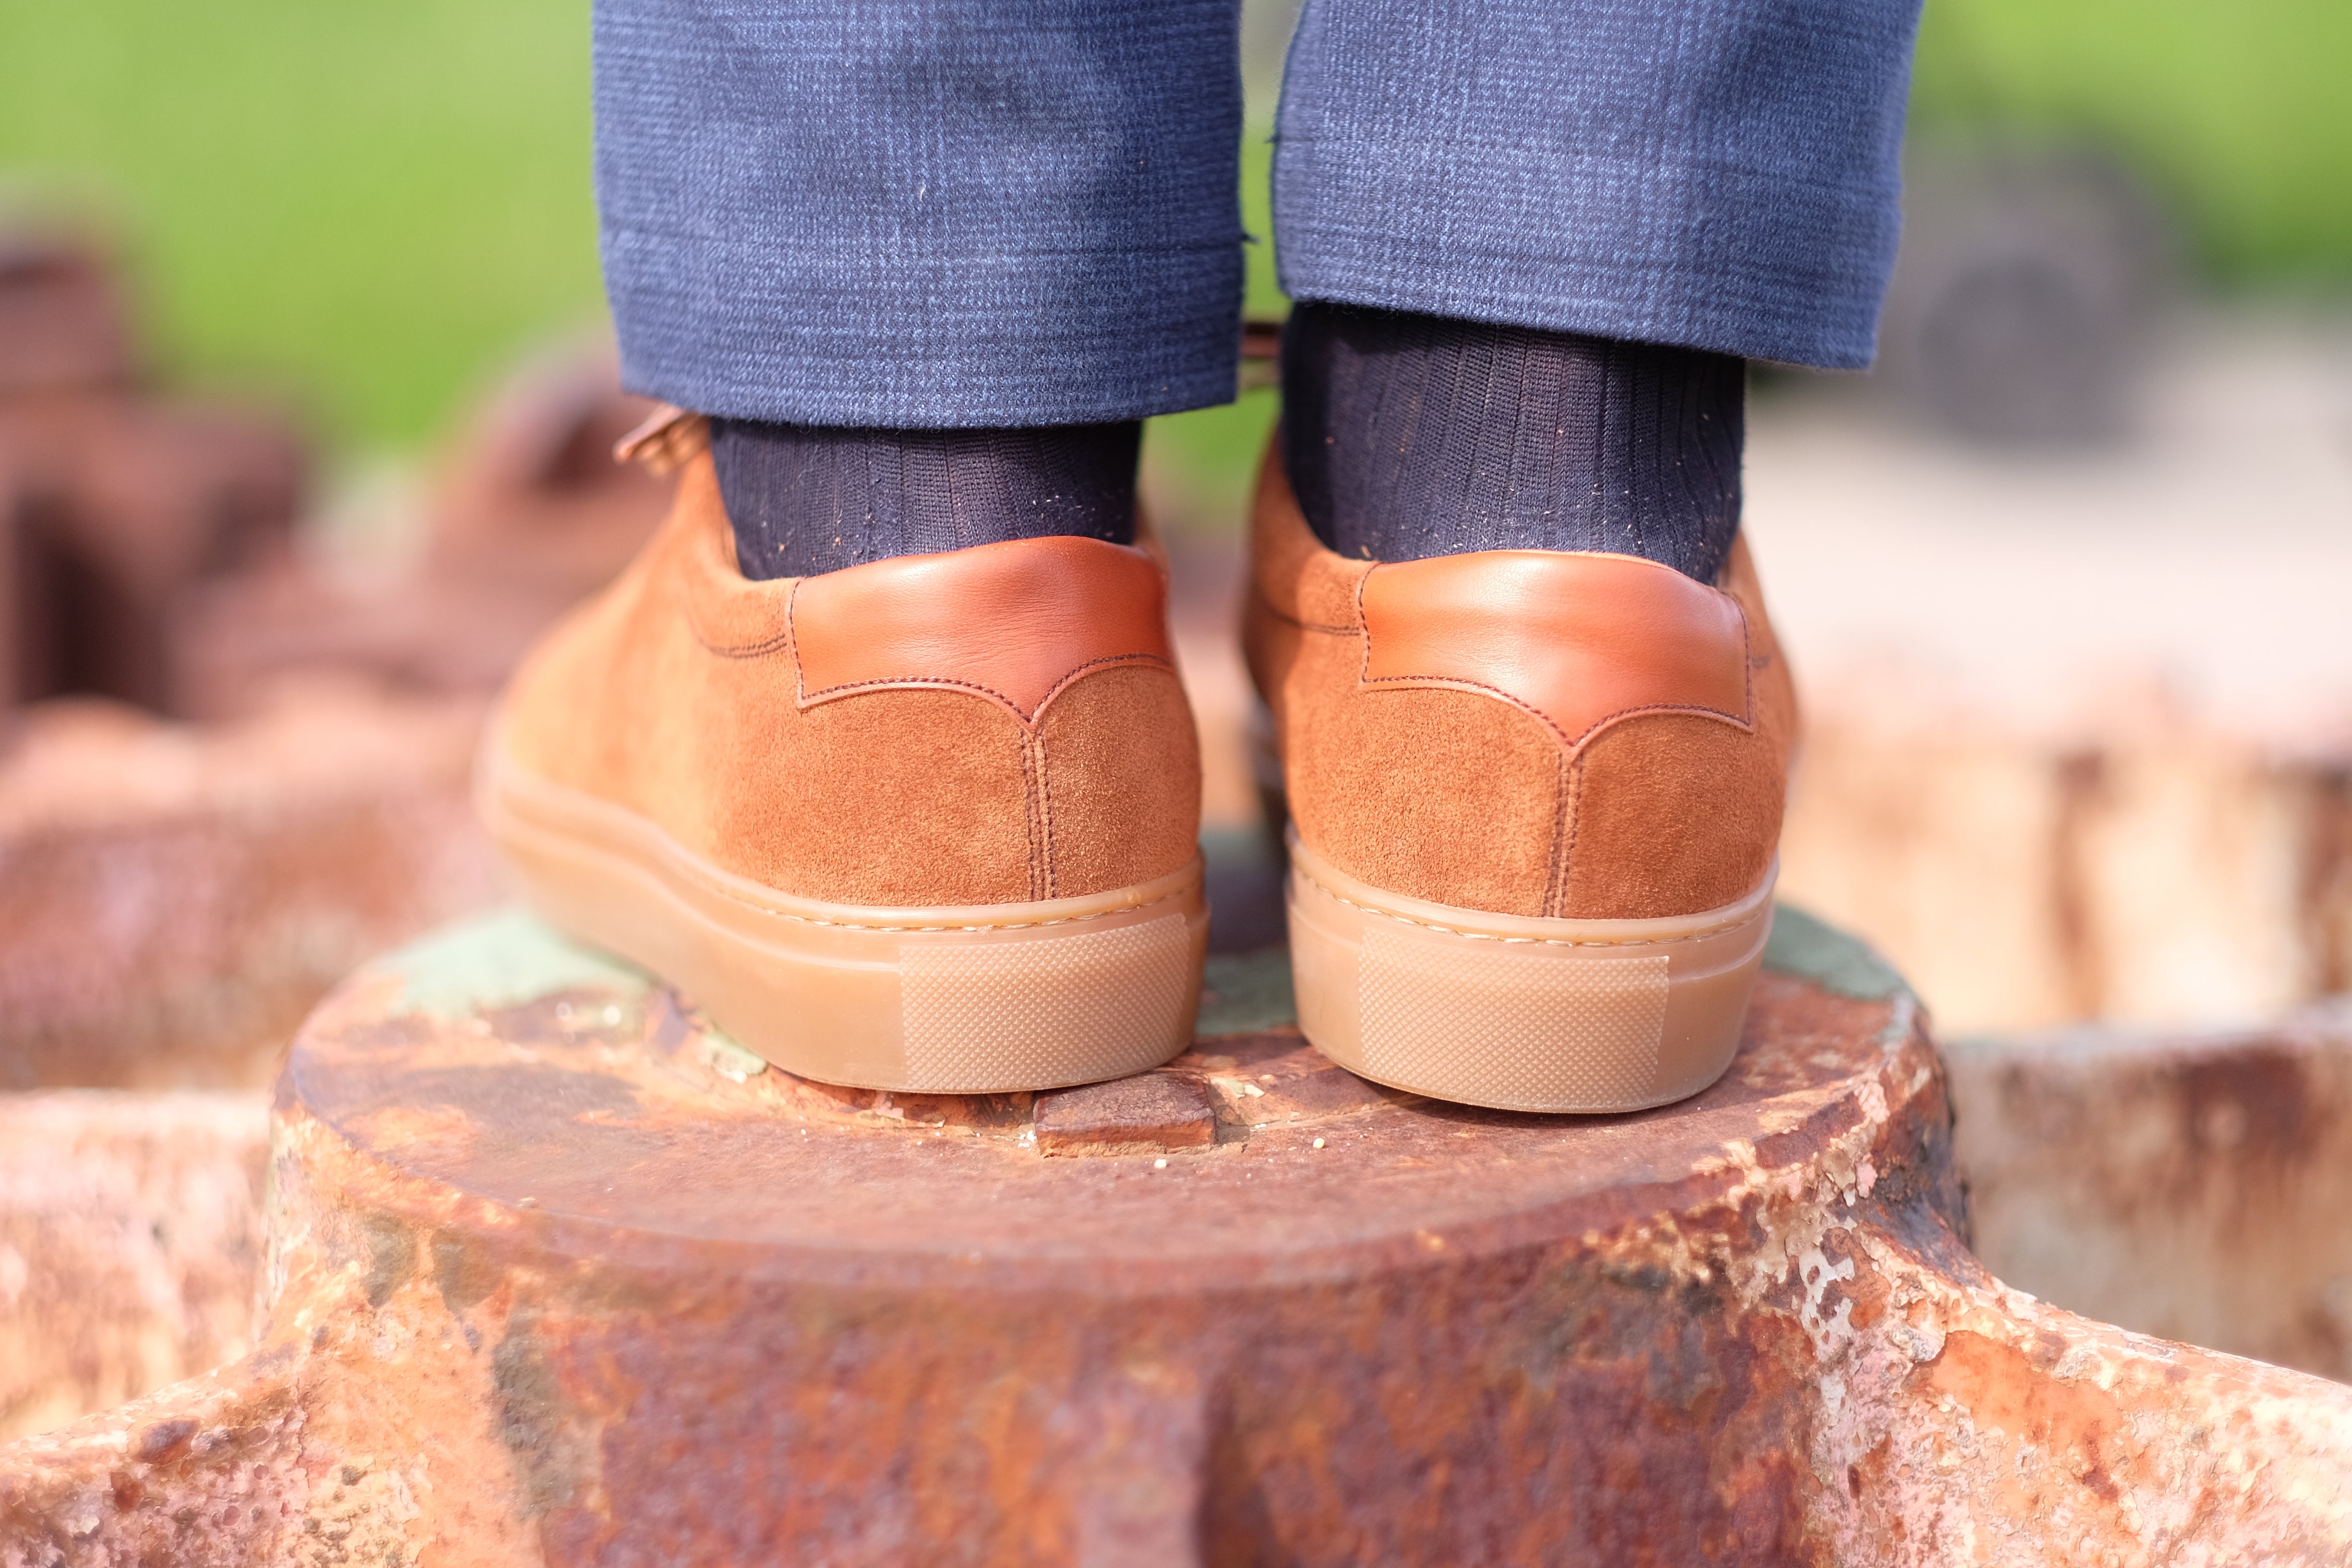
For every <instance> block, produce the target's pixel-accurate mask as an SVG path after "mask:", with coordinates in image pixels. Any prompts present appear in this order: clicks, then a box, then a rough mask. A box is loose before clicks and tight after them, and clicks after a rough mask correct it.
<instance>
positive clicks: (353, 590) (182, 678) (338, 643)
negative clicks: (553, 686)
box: [172, 346, 672, 719]
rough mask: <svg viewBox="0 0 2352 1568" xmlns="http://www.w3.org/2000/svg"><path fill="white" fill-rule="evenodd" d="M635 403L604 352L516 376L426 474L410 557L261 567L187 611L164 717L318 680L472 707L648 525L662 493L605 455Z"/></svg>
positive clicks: (542, 364)
mask: <svg viewBox="0 0 2352 1568" xmlns="http://www.w3.org/2000/svg"><path fill="white" fill-rule="evenodd" d="M649 406H650V405H648V404H647V403H646V401H645V400H644V399H642V398H635V397H630V396H626V395H624V394H623V393H622V392H621V388H620V370H619V366H618V364H617V363H615V361H614V355H613V353H612V351H611V349H610V348H609V346H599V347H591V348H588V349H584V350H577V351H572V352H566V353H558V354H554V355H551V356H548V357H545V358H542V359H541V360H537V361H534V362H531V363H526V364H525V365H523V366H521V367H520V369H518V370H517V371H516V372H515V373H514V374H512V375H511V376H509V378H508V380H507V381H506V382H505V383H504V384H502V385H501V386H500V387H499V388H498V390H497V391H496V392H495V393H494V394H493V395H492V396H491V397H490V398H489V399H488V402H487V403H486V404H485V405H483V406H482V407H481V408H480V409H479V410H478V411H476V413H475V414H474V416H473V417H472V418H471V419H470V420H469V421H468V422H467V427H466V429H465V431H464V433H463V434H462V435H461V436H460V437H459V438H458V439H457V442H456V443H455V444H454V445H453V447H452V450H451V451H450V453H449V454H448V455H447V457H446V459H445V460H444V461H443V462H442V464H441V465H440V471H439V473H438V474H437V476H436V479H435V481H434V483H433V486H432V489H431V494H430V496H429V498H428V499H427V500H426V501H425V506H424V509H423V516H422V517H421V519H419V520H418V521H419V522H420V524H421V527H422V530H423V532H424V536H425V537H424V548H423V551H422V554H421V558H420V560H419V561H418V562H416V563H414V564H404V565H400V566H397V567H395V568H392V569H384V568H383V567H381V566H380V567H379V568H378V569H376V570H374V571H373V572H370V573H352V572H341V573H328V572H324V571H321V570H320V569H319V568H318V567H317V566H316V565H315V564H312V563H304V562H300V561H290V560H289V561H286V562H278V563H268V564H267V565H264V566H261V567H257V568H256V569H254V570H251V571H247V572H243V573H239V574H234V575H231V576H228V577H226V578H223V579H221V580H218V581H216V582H214V583H211V584H207V585H206V586H205V589H204V591H203V592H202V593H200V594H198V595H195V596H194V598H193V599H192V601H191V603H190V605H189V606H188V608H187V610H186V612H185V614H184V616H182V618H181V621H180V624H179V626H177V627H176V629H175V633H174V637H173V648H172V659H173V669H174V681H175V685H174V690H175V700H176V701H177V702H178V704H179V707H180V709H181V710H182V711H184V712H186V713H188V714H189V715H191V716H193V717H197V718H205V719H216V718H224V717H232V716H236V715H239V714H245V713H250V712H253V711H255V710H258V709H261V708H264V707H266V706H267V705H268V701H269V700H270V698H271V696H272V693H273V692H274V691H275V690H276V689H278V688H279V687H280V686H281V685H282V684H283V683H285V682H286V681H288V680H289V679H297V680H299V679H310V678H315V677H316V676H317V675H318V674H319V673H320V672H321V671H332V672H334V673H336V674H338V675H340V676H341V677H343V678H344V679H357V680H363V681H365V682H367V683H369V684H372V685H374V686H377V687H381V688H384V689H391V690H395V691H403V692H408V693H422V694H450V693H465V694H473V695H477V696H482V697H487V696H488V694H489V693H491V692H492V691H494V690H495V689H497V688H498V687H499V684H500V683H501V682H502V681H504V679H506V676H507V673H508V672H509V670H510V669H512V668H513V667H514V664H515V662H516V661H517V660H518V659H519V658H520V657H521V656H522V654H523V652H524V650H525V649H526V648H528V647H530V643H531V641H532V639H533V638H534V637H537V636H538V634H539V633H540V632H541V631H542V630H543V629H545V627H546V626H547V625H548V623H550V622H551V621H552V620H553V619H554V618H555V617H556V616H559V615H561V614H562V612H563V611H564V610H566V609H568V608H570V607H571V605H573V604H574V603H576V602H578V600H580V599H581V598H582V597H583V596H584V595H587V594H589V593H591V592H593V590H595V589H596V588H598V587H600V586H602V585H603V584H604V583H605V582H607V581H609V580H610V579H611V578H612V577H613V576H614V574H617V573H618V572H619V571H620V569H621V568H622V566H624V565H625V564H626V563H627V562H628V560H629V558H630V557H631V556H632V555H634V554H635V552H636V550H637V548H638V547H639V546H640V545H641V544H643V543H644V542H645V541H646V538H647V537H648V536H649V535H650V534H651V533H652V531H653V530H654V528H655V526H656V523H658V522H659V521H660V520H661V517H662V514H663V512H664V511H665V510H667V506H668V500H669V493H670V489H671V488H672V487H671V483H670V482H669V481H667V480H665V479H657V478H656V477H655V476H654V475H653V474H652V473H651V472H649V471H648V470H646V468H642V467H640V466H637V465H622V464H618V463H615V462H614V460H613V456H612V447H613V442H614V437H616V436H617V435H619V434H620V433H621V432H623V431H625V430H626V429H627V428H628V427H629V426H631V425H633V424H635V422H636V421H637V420H638V419H639V418H640V417H641V416H642V415H643V413H644V411H645V410H646V408H647V407H649Z"/></svg>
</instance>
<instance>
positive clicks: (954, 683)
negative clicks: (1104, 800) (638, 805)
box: [714, 650, 1176, 724]
mask: <svg viewBox="0 0 2352 1568" xmlns="http://www.w3.org/2000/svg"><path fill="white" fill-rule="evenodd" d="M714 651H716V650H714ZM1120 664H1145V665H1150V666H1152V667H1154V668H1159V669H1164V670H1167V671H1169V672H1170V673H1171V674H1173V673H1174V672H1175V669H1176V665H1175V661H1174V660H1172V659H1166V658H1160V656H1159V655H1158V654H1156V653H1110V654H1105V655H1103V656H1102V657H1101V658H1090V659H1088V660H1087V661H1086V663H1084V664H1080V665H1073V666H1072V667H1071V668H1070V670H1069V673H1067V674H1066V675H1064V676H1063V677H1062V678H1061V679H1059V680H1056V681H1055V682H1054V684H1053V686H1052V688H1051V689H1048V690H1047V691H1046V693H1045V696H1043V697H1041V698H1039V699H1038V700H1037V711H1036V712H1035V713H1034V714H1033V713H1027V712H1024V711H1023V710H1022V708H1021V705H1020V704H1019V703H1017V702H1015V701H1014V700H1013V699H1012V698H1011V697H1008V696H1006V695H1005V694H1004V693H1003V692H1002V691H999V690H997V689H996V688H994V687H993V686H983V685H982V684H981V683H980V682H979V681H976V680H957V679H953V678H952V677H950V676H944V675H892V676H884V677H881V678H879V679H874V680H848V681H844V682H843V683H842V684H840V685H839V686H825V687H820V688H818V689H816V690H814V691H810V690H808V689H805V688H802V689H800V690H799V692H798V696H799V705H800V706H801V707H803V708H810V707H814V706H815V705H816V704H818V703H819V702H822V701H824V700H825V699H826V698H828V697H839V696H842V695H845V694H846V693H848V692H853V691H875V690H880V689H886V688H891V687H895V688H897V689H900V690H906V691H912V690H919V689H927V688H938V687H950V688H953V689H956V690H959V691H970V692H974V693H977V694H978V695H980V696H982V697H992V698H994V699H995V700H997V701H999V702H1002V703H1003V704H1004V706H1006V707H1007V708H1010V709H1011V710H1013V716H1014V717H1016V718H1018V719H1019V720H1020V721H1022V722H1023V723H1024V724H1034V723H1036V722H1037V721H1038V720H1040V719H1042V718H1044V717H1045V710H1046V709H1047V708H1050V707H1052V706H1053V703H1054V699H1055V698H1056V697H1059V696H1060V695H1061V694H1062V693H1063V692H1065V691H1066V690H1068V689H1069V688H1070V685H1071V683H1072V682H1073V681H1076V680H1078V679H1082V678H1083V677H1084V676H1085V675H1086V674H1087V672H1088V671H1089V670H1094V669H1099V668H1103V667H1105V666H1108V665H1120Z"/></svg>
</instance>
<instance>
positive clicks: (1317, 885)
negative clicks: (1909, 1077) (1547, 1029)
mask: <svg viewBox="0 0 2352 1568" xmlns="http://www.w3.org/2000/svg"><path fill="white" fill-rule="evenodd" d="M1290 868H1291V870H1293V871H1294V872H1296V873H1297V875H1298V876H1299V877H1300V878H1301V879H1304V880H1305V881H1306V882H1307V885H1308V886H1309V887H1311V888H1313V889H1315V890H1316V891H1317V892H1318V893H1320V894H1322V895H1323V896H1324V897H1325V898H1327V899H1329V900H1331V901H1332V902H1333V903H1338V904H1345V905H1346V906H1347V907H1348V908H1349V909H1351V910H1359V911H1360V912H1362V913H1364V914H1368V915H1378V916H1380V917H1381V919H1382V920H1391V921H1397V922H1398V923H1399V924H1401V925H1409V926H1415V927H1418V928H1419V929H1421V930H1423V931H1439V932H1442V933H1444V935H1447V936H1458V937H1464V938H1466V939H1468V940H1469V941H1472V942H1501V943H1503V944H1505V945H1506V946H1509V947H1672V946H1674V945H1675V943H1677V942H1696V941H1698V940H1699V938H1701V937H1707V936H1719V935H1721V934H1722V933H1723V932H1725V931H1737V930H1738V929H1739V928H1740V927H1741V926H1744V925H1747V924H1748V923H1749V922H1750V921H1755V920H1756V919H1758V918H1759V916H1762V915H1764V914H1766V913H1768V912H1769V910H1770V908H1771V906H1770V905H1769V904H1763V905H1759V906H1758V907H1757V908H1755V909H1753V910H1749V911H1748V913H1746V914H1744V915H1741V916H1740V917H1739V918H1738V919H1737V920H1727V921H1717V923H1716V924H1714V925H1711V926H1708V927H1706V929H1705V930H1702V931H1685V932H1684V933H1683V934H1682V935H1680V936H1628V937H1619V938H1617V939H1615V940H1614V941H1580V940H1578V939H1575V938H1572V937H1559V936H1498V935H1496V933H1494V932H1493V931H1464V930H1463V929H1462V928H1461V927H1460V926H1450V925H1444V924H1441V923H1440V922H1438V921H1423V920H1415V919H1414V918H1413V917H1412V916H1411V915H1401V914H1398V913H1397V912H1396V911H1395V910H1384V909H1381V908H1379V907H1378V906H1376V905H1372V904H1367V903H1364V902H1361V901H1360V900H1356V899H1351V898H1349V897H1348V895H1347V894H1345V893H1342V892H1339V891H1337V890H1336V889H1331V888H1328V887H1327V886H1325V885H1324V884H1323V883H1322V882H1321V881H1320V880H1318V879H1317V878H1316V876H1315V874H1314V873H1313V872H1311V871H1308V870H1307V869H1306V868H1303V867H1301V866H1300V865H1299V864H1298V862H1297V861H1296V860H1294V861H1292V862H1291V863H1290Z"/></svg>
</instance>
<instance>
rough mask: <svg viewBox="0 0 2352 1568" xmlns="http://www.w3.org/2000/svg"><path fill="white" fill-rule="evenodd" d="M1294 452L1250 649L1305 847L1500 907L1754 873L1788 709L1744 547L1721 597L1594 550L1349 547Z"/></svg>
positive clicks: (1351, 865)
mask: <svg viewBox="0 0 2352 1568" xmlns="http://www.w3.org/2000/svg"><path fill="white" fill-rule="evenodd" d="M1278 454H1279V447H1278V445H1277V446H1276V447H1275V448H1274V451H1273V452H1272V453H1270V455H1269V456H1268V458H1267V460H1266V464H1265V470H1264V473H1263V475H1262V476H1261V479H1260V483H1259V487H1258V499H1257V509H1256V515H1255V522H1254V526H1253V530H1252V556H1253V560H1252V573H1253V584H1252V591H1251V594H1250V598H1249V603H1248V606H1247V611H1246V615H1245V617H1244V641H1245V644H1246V647H1247V652H1248V655H1249V663H1250V670H1251V673H1252V675H1253V676H1254V677H1255V679H1256V681H1257V685H1258V689H1259V691H1260V692H1261V693H1263V694H1264V695H1265V700H1266V702H1267V705H1268V707H1269V708H1271V709H1272V710H1273V713H1274V717H1275V723H1276V735H1277V737H1278V740H1279V744H1280V747H1281V751H1282V756H1283V764H1284V767H1283V771H1284V776H1285V781H1286V789H1287V792H1288V797H1289V806H1290V813H1291V817H1292V820H1293V822H1294V823H1295V824H1296V825H1297V830H1298V833H1299V836H1300V837H1301V838H1302V839H1303V840H1304V841H1305V842H1306V843H1307V845H1308V846H1309V847H1311V848H1313V849H1314V850H1316V852H1317V853H1318V854H1320V855H1322V856H1323V857H1325V858H1327V859H1328V860H1329V861H1330V862H1331V863H1332V864H1333V865H1335V866H1337V867H1339V868H1340V869H1341V870H1344V871H1346V872H1347V873H1349V875H1351V876H1353V877H1356V878H1359V879H1361V880H1363V881H1365V882H1368V883H1370V884H1371V885H1372V886H1374V887H1377V888H1380V889H1385V890H1388V891H1390V892H1394V893H1398V894H1402V895H1404V896H1406V897H1410V898H1416V899H1425V900H1431V901H1433V902H1436V903H1442V904H1451V905H1454V907H1456V908H1463V909H1473V910H1488V911H1492V912H1496V913H1502V914H1516V915H1532V916H1549V917H1555V918H1565V919H1582V920H1643V919H1656V918H1661V917H1666V916H1675V915H1686V914H1696V913H1699V912H1702V911H1704V910H1711V909H1717V908H1720V907H1722V906H1723V905H1726V904H1729V903H1731V902H1733V901H1735V900H1738V899H1739V898H1740V897H1741V896H1743V895H1744V894H1746V893H1748V892H1749V891H1750V890H1752V889H1754V888H1755V887H1756V886H1757V884H1758V883H1759V881H1760V880H1761V879H1762V878H1763V877H1764V875H1765V873H1766V871H1767V870H1768V868H1769V867H1770V865H1771V862H1772V857H1773V855H1774V853H1775V850H1776V848H1777V846H1778V843H1779V839H1780V812H1781V805H1782V799H1783V795H1784V792H1785V785H1786V779H1787V773H1788V764H1789V754H1790V747H1791V745H1792V743H1793V741H1794V737H1795V732H1796V726H1797V713H1796V699H1795V692H1794V689H1793V687H1792V685H1791V684H1790V679H1789V671H1788V665H1787V661H1786V660H1785V659H1784V658H1781V656H1780V648H1779V645H1778V643H1777V642H1776V640H1775V639H1774V637H1773V635H1772V629H1771V624H1770V622H1769V620H1768V619H1767V617H1766V616H1765V613H1764V604H1763V598H1762V595H1761V594H1760V592H1759V589H1758V586H1757V582H1756V574H1755V570H1754V566H1753V563H1751V561H1750V560H1749V557H1748V550H1747V546H1746V542H1745V541H1744V540H1742V541H1739V542H1735V543H1734V545H1733V547H1732V551H1731V554H1730V557H1729V558H1728V560H1727V562H1726V563H1725V565H1724V569H1723V572H1722V574H1721V576H1720V578H1719V579H1718V582H1717V584H1716V585H1715V586H1712V587H1710V586H1708V585H1706V584H1701V583H1697V582H1695V581H1693V580H1692V579H1690V578H1688V577H1685V576H1683V575H1682V574H1680V573H1678V572H1676V571H1675V570H1674V569H1673V568H1672V567H1669V566H1663V565H1660V564H1658V563H1654V562H1649V561H1643V560H1639V559H1636V558H1633V557H1630V556H1620V555H1606V554H1597V553H1582V552H1531V551H1490V552H1477V553H1473V554H1465V555H1454V556H1444V557H1437V558H1433V559H1430V560H1426V561H1419V562H1410V563H1398V564H1394V565H1381V564H1379V563H1373V562H1370V561H1350V560H1349V559H1347V558H1345V557H1343V556H1340V555H1339V554H1337V553H1335V552H1332V551H1330V550H1328V549H1327V548H1325V547H1324V545H1323V544H1322V543H1321V542H1319V541H1318V540H1317V539H1316V538H1315V536H1314V534H1313V533H1312V532H1311V531H1309V530H1308V528H1307V522H1306V520H1305V518H1304V517H1303V516H1302V515H1301V514H1300V512H1299V510H1298V506H1297V501H1296V500H1295V499H1294V498H1293V496H1292V494H1291V491H1290V486H1289V482H1288V480H1287V479H1286V477H1285V475H1284V473H1283V470H1282V466H1281V462H1280V459H1279V455H1278Z"/></svg>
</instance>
